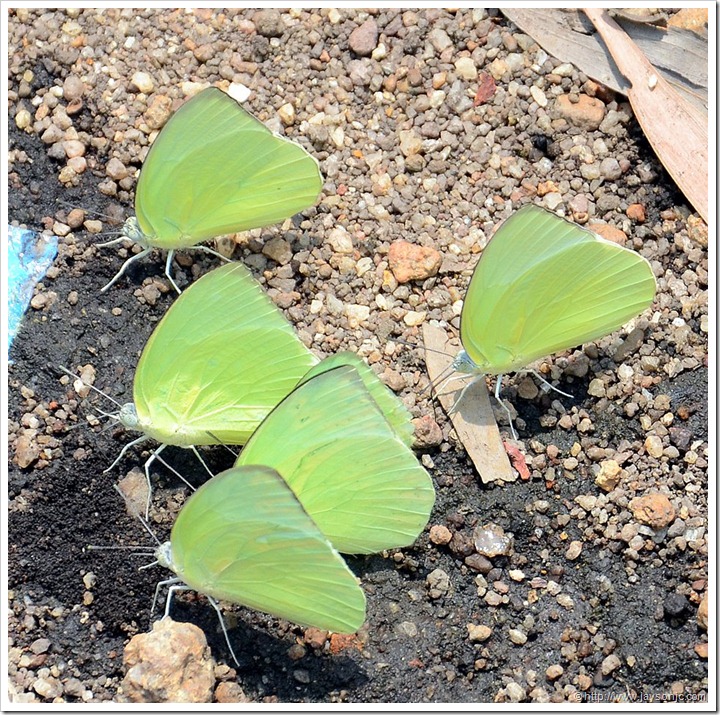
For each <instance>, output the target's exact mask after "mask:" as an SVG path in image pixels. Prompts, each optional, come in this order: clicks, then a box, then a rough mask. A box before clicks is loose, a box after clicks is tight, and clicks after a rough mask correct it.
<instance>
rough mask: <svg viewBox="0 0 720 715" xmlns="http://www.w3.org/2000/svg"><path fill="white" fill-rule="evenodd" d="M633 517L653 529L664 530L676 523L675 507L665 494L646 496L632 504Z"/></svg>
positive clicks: (636, 498) (633, 501) (634, 500)
mask: <svg viewBox="0 0 720 715" xmlns="http://www.w3.org/2000/svg"><path fill="white" fill-rule="evenodd" d="M630 509H632V513H633V516H634V517H635V518H636V519H637V520H638V521H640V522H642V523H643V524H647V525H648V526H650V527H651V528H653V529H663V528H665V527H666V526H669V525H670V524H672V522H673V521H675V507H674V506H673V505H672V504H671V502H670V499H668V498H667V497H666V496H665V495H664V494H658V493H654V494H646V495H645V496H641V497H635V499H633V500H632V501H631V502H630Z"/></svg>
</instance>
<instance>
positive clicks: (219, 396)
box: [133, 263, 317, 446]
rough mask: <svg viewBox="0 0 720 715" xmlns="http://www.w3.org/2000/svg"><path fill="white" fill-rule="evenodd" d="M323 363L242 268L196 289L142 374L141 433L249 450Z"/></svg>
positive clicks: (150, 350)
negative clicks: (260, 429) (273, 413)
mask: <svg viewBox="0 0 720 715" xmlns="http://www.w3.org/2000/svg"><path fill="white" fill-rule="evenodd" d="M316 362H317V358H315V356H314V355H313V354H312V353H311V352H310V351H309V350H308V349H307V348H306V347H305V346H304V345H303V344H302V342H301V341H300V339H299V338H298V337H297V335H296V334H295V331H294V330H293V327H292V326H291V325H290V323H289V322H288V321H287V320H286V319H285V317H284V316H283V315H282V313H281V312H280V311H279V309H278V308H277V306H275V304H274V303H273V302H272V301H271V300H270V298H268V296H267V295H266V293H265V292H264V291H263V290H262V288H261V286H260V284H259V283H258V282H257V281H256V280H255V279H254V278H253V276H252V275H251V273H250V271H248V269H247V268H246V267H245V266H244V265H243V264H241V263H228V264H225V265H224V266H221V267H220V268H216V269H215V270H214V271H211V272H210V273H207V274H206V275H204V276H203V277H202V278H200V279H199V280H197V281H196V282H195V283H193V284H192V285H191V286H190V287H189V288H188V289H187V290H186V291H185V292H184V293H183V294H182V295H181V296H180V297H179V298H178V299H177V300H176V301H175V303H174V304H173V305H172V306H171V308H170V309H169V310H168V312H167V313H166V314H165V316H164V317H163V319H162V320H161V321H160V323H159V324H158V326H157V327H156V328H155V330H154V331H153V333H152V335H151V336H150V339H149V340H148V342H147V344H146V345H145V348H144V349H143V352H142V355H141V356H140V361H139V362H138V366H137V370H136V373H135V384H134V390H133V395H134V400H135V409H136V411H137V417H138V422H139V424H138V429H140V430H142V431H143V432H145V433H146V434H147V435H149V436H150V437H152V438H153V439H156V440H157V441H158V442H162V443H164V444H174V445H180V446H188V445H193V444H194V445H201V444H217V443H219V442H220V443H223V444H244V443H245V442H246V441H247V439H248V437H249V436H250V435H251V434H252V433H253V431H254V430H255V428H256V427H257V426H258V425H259V424H260V422H261V421H262V420H263V419H264V418H265V416H266V415H267V414H268V413H269V412H270V410H271V409H272V408H273V407H275V405H276V404H277V403H278V402H280V400H282V399H283V397H285V395H287V394H288V393H289V392H290V391H291V390H292V389H293V388H294V387H295V385H297V383H298V381H299V380H300V379H301V378H302V376H303V375H304V374H305V373H306V372H307V370H308V369H309V368H310V367H312V366H313V365H314V364H315V363H316Z"/></svg>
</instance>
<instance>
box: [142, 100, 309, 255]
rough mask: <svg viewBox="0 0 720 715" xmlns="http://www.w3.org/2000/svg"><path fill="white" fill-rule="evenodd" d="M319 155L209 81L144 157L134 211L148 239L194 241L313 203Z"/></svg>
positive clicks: (164, 243)
mask: <svg viewBox="0 0 720 715" xmlns="http://www.w3.org/2000/svg"><path fill="white" fill-rule="evenodd" d="M321 189H322V177H321V176H320V170H319V167H318V163H317V161H316V160H315V159H314V158H313V157H312V156H310V154H308V153H307V152H306V151H305V150H304V149H303V148H302V147H301V146H300V145H298V144H295V143H293V142H291V141H288V140H287V139H284V138H282V137H279V136H277V135H275V134H273V133H272V132H271V131H270V130H269V129H268V128H267V127H266V126H265V125H264V124H263V123H262V122H261V121H259V120H258V119H256V118H255V117H253V116H252V115H251V114H249V113H248V112H247V111H246V110H245V109H244V108H243V107H242V106H241V105H239V104H238V103H237V102H236V101H235V100H234V99H232V97H230V96H229V95H227V94H226V93H225V92H223V91H221V90H219V89H217V88H216V87H209V88H207V89H204V90H203V91H202V92H199V93H198V94H196V95H195V96H194V97H193V98H192V99H190V100H189V101H187V102H185V104H183V105H182V106H181V107H180V108H179V109H178V110H177V112H175V114H174V115H173V116H172V117H171V118H170V120H169V121H168V122H167V124H166V125H165V126H164V127H163V129H162V131H161V132H160V133H159V134H158V136H157V139H156V140H155V142H154V143H153V145H152V147H151V148H150V151H149V152H148V155H147V158H146V159H145V162H144V163H143V167H142V169H141V171H140V178H139V179H138V183H137V188H136V191H135V211H136V214H137V220H138V223H139V226H140V229H141V230H142V232H143V233H144V234H145V236H146V238H147V243H148V245H152V246H157V247H160V248H168V249H171V248H183V247H188V246H193V245H195V244H196V243H199V242H201V241H204V240H206V239H208V238H213V237H215V236H220V235H223V234H228V233H236V232H238V231H245V230H247V229H250V228H260V227H262V226H268V225H270V224H273V223H277V222H279V221H283V220H285V219H286V218H288V217H290V216H293V215H294V214H296V213H298V212H299V211H302V210H303V209H306V208H307V207H308V206H312V205H313V204H314V203H315V201H316V199H317V197H318V194H319V193H320V190H321Z"/></svg>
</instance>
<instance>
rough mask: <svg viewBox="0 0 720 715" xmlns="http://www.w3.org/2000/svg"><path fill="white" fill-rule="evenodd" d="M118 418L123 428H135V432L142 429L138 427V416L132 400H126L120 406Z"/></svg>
mask: <svg viewBox="0 0 720 715" xmlns="http://www.w3.org/2000/svg"><path fill="white" fill-rule="evenodd" d="M118 420H119V421H120V424H121V425H122V426H123V427H124V428H125V429H129V430H135V431H137V432H141V431H142V428H141V427H140V418H139V417H138V413H137V410H136V409H135V405H134V404H133V403H132V402H126V403H125V404H124V405H123V406H122V407H121V408H120V412H118Z"/></svg>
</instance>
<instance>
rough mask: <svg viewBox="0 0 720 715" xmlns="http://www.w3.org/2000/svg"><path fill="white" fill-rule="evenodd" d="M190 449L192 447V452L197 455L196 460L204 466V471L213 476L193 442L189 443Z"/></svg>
mask: <svg viewBox="0 0 720 715" xmlns="http://www.w3.org/2000/svg"><path fill="white" fill-rule="evenodd" d="M190 449H192V451H193V454H194V455H195V456H196V457H197V460H198V462H200V464H202V465H203V467H205V471H206V472H207V473H208V474H209V475H210V476H211V477H214V476H215V475H214V474H213V473H212V470H211V469H210V467H208V465H207V464H206V463H205V460H204V459H203V458H202V455H201V454H200V452H198V451H197V448H196V447H195V445H194V444H193V445H190ZM231 451H232V450H231Z"/></svg>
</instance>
